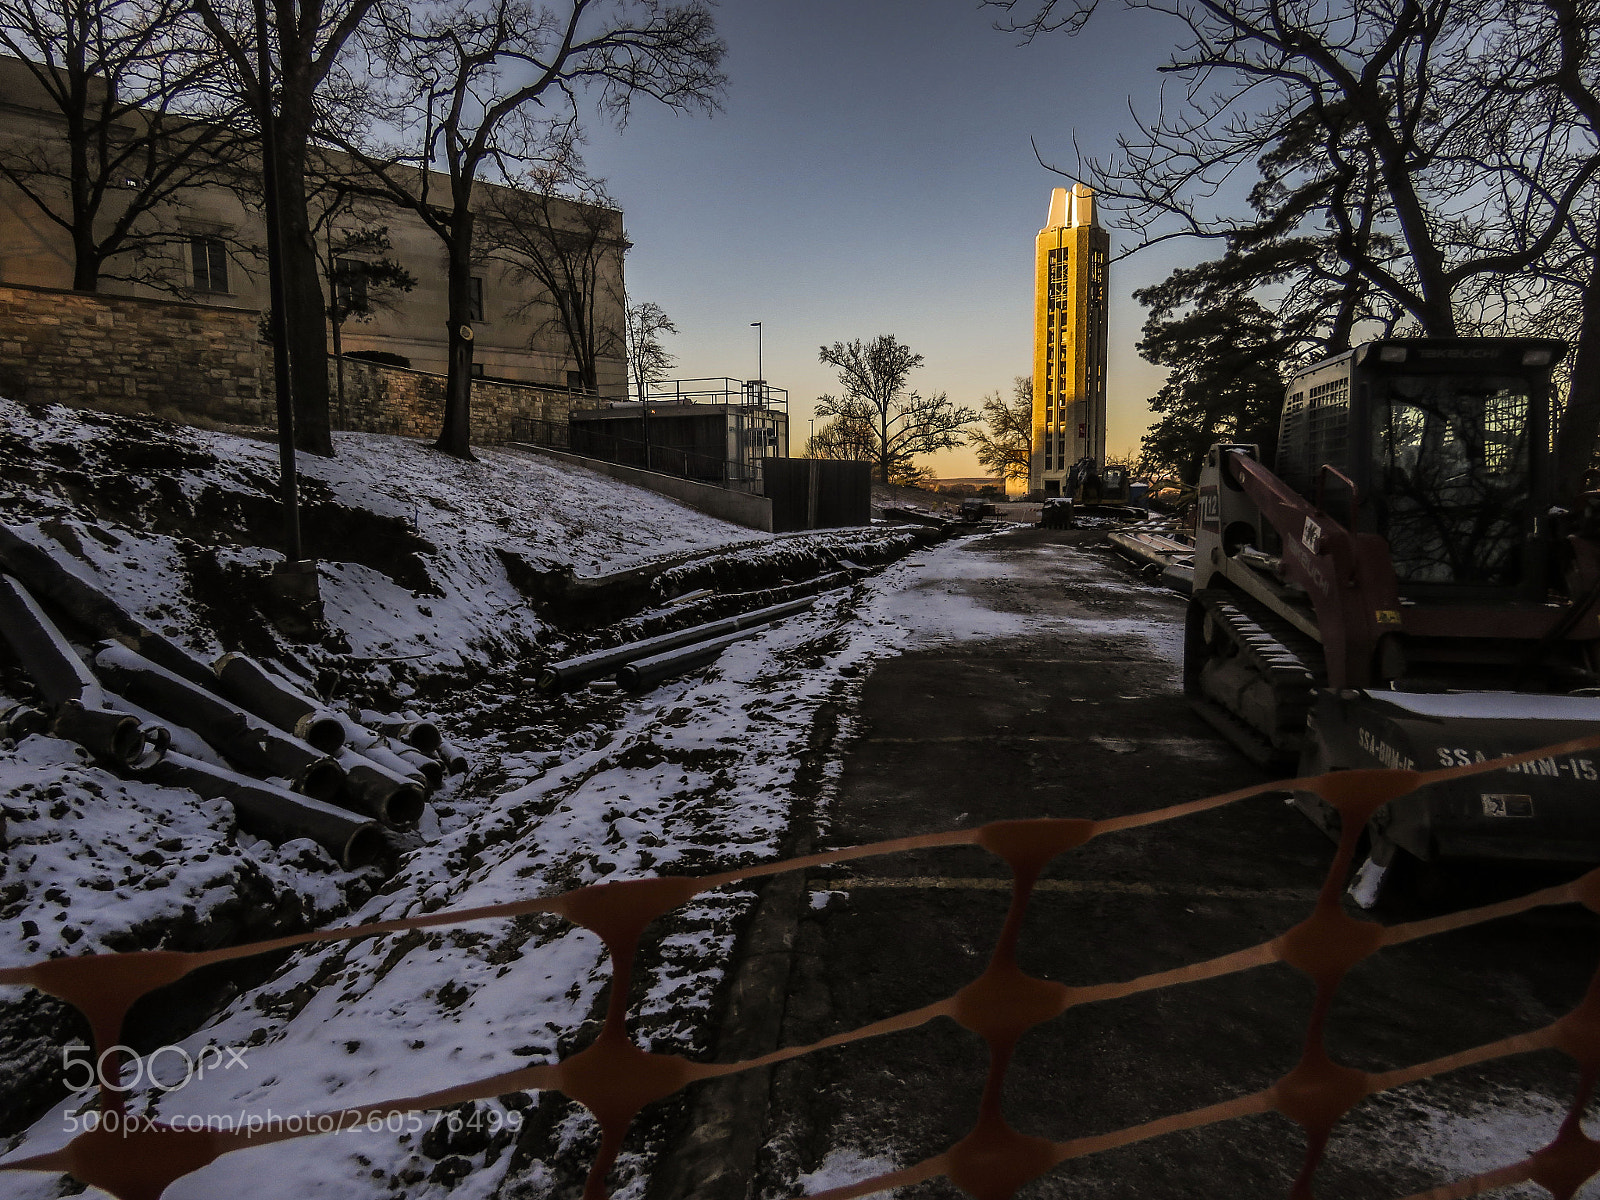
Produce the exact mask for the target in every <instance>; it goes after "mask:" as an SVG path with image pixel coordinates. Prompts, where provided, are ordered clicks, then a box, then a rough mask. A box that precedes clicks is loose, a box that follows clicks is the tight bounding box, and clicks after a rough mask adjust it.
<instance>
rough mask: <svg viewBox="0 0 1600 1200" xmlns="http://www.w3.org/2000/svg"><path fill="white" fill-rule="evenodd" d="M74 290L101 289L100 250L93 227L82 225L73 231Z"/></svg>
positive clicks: (91, 290)
mask: <svg viewBox="0 0 1600 1200" xmlns="http://www.w3.org/2000/svg"><path fill="white" fill-rule="evenodd" d="M72 290H73V291H75V292H98V291H99V290H100V252H99V249H98V247H96V246H95V243H94V230H93V228H91V227H85V226H80V227H77V228H74V229H73V231H72Z"/></svg>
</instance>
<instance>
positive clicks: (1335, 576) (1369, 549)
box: [1222, 449, 1402, 688]
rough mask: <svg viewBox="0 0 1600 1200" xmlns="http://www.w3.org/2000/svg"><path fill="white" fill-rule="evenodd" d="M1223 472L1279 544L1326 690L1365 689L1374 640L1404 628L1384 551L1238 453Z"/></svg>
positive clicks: (1228, 454)
mask: <svg viewBox="0 0 1600 1200" xmlns="http://www.w3.org/2000/svg"><path fill="white" fill-rule="evenodd" d="M1222 469H1223V472H1224V473H1225V478H1226V479H1228V480H1231V481H1232V482H1233V483H1236V484H1237V485H1238V486H1239V487H1240V488H1242V489H1243V490H1244V493H1245V494H1246V495H1247V496H1249V497H1250V499H1251V500H1252V501H1253V502H1254V503H1255V505H1256V507H1257V508H1258V509H1259V511H1260V513H1261V517H1262V519H1263V520H1264V521H1266V522H1267V523H1268V524H1270V525H1271V526H1272V527H1273V528H1274V529H1276V530H1277V531H1278V534H1279V536H1280V537H1281V538H1282V539H1283V567H1282V569H1283V575H1284V578H1285V579H1287V580H1288V581H1289V582H1290V583H1293V584H1296V585H1298V586H1299V587H1301V588H1303V589H1304V590H1305V593H1306V596H1307V598H1308V599H1309V600H1310V602H1311V607H1312V610H1313V611H1314V612H1315V613H1316V617H1317V631H1318V635H1319V637H1320V638H1321V640H1322V647H1323V653H1324V655H1325V657H1326V662H1327V672H1328V685H1329V686H1330V687H1334V688H1348V687H1365V686H1367V685H1368V684H1369V683H1371V682H1372V663H1373V652H1374V650H1375V649H1376V648H1377V645H1378V639H1379V638H1380V637H1382V636H1383V634H1384V633H1387V632H1398V631H1399V630H1400V628H1401V623H1402V615H1401V606H1400V592H1399V585H1398V583H1397V582H1396V580H1395V574H1394V566H1393V564H1392V563H1391V562H1390V559H1389V546H1388V544H1387V543H1386V542H1385V541H1384V540H1383V539H1382V538H1381V537H1378V536H1377V535H1376V534H1370V533H1352V532H1351V531H1350V530H1348V529H1346V528H1345V527H1344V526H1343V525H1342V524H1340V523H1339V522H1338V521H1337V520H1335V519H1334V518H1333V517H1332V516H1330V515H1329V514H1328V513H1327V512H1326V511H1325V510H1323V509H1322V508H1319V507H1317V506H1316V505H1314V504H1312V503H1311V502H1310V501H1308V500H1306V499H1305V498H1304V497H1303V496H1301V495H1299V494H1298V493H1296V492H1294V491H1292V490H1291V489H1290V488H1289V487H1288V486H1287V485H1286V484H1285V483H1284V482H1283V481H1282V480H1281V479H1279V478H1278V477H1277V476H1276V475H1274V474H1273V473H1272V472H1271V471H1269V470H1268V469H1267V468H1266V467H1264V466H1262V465H1261V463H1259V462H1257V461H1256V460H1255V459H1254V458H1253V457H1251V456H1250V454H1248V453H1247V452H1245V451H1243V450H1239V449H1228V450H1226V451H1224V453H1223V458H1222ZM1245 569H1248V568H1245Z"/></svg>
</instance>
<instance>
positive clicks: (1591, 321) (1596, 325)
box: [1556, 255, 1600, 508]
mask: <svg viewBox="0 0 1600 1200" xmlns="http://www.w3.org/2000/svg"><path fill="white" fill-rule="evenodd" d="M1597 440H1600V255H1596V256H1595V257H1594V258H1592V259H1591V260H1590V262H1589V282H1588V286H1587V287H1585V288H1584V289H1583V318H1582V320H1581V321H1580V322H1579V325H1578V346H1577V352H1576V353H1575V354H1574V355H1573V356H1572V386H1571V388H1570V390H1569V391H1568V393H1567V409H1566V412H1564V413H1562V415H1561V433H1560V437H1559V438H1558V440H1557V443H1556V503H1557V504H1563V505H1566V506H1567V507H1569V508H1571V507H1572V506H1573V505H1574V503H1575V501H1576V500H1577V498H1578V494H1579V493H1580V492H1582V491H1583V490H1584V485H1585V484H1586V482H1587V480H1588V475H1589V468H1590V465H1591V464H1592V463H1593V462H1594V452H1595V443H1596V441H1597Z"/></svg>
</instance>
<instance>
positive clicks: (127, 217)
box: [0, 0, 238, 292]
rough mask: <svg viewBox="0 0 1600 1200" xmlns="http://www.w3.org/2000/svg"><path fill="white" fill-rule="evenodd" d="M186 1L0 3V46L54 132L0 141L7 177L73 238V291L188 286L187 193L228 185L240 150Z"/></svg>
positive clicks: (0, 173) (0, 164) (0, 168)
mask: <svg viewBox="0 0 1600 1200" xmlns="http://www.w3.org/2000/svg"><path fill="white" fill-rule="evenodd" d="M183 10H184V6H183V4H182V3H180V0H0V47H3V48H4V49H5V50H6V51H8V52H9V53H10V54H12V55H14V56H15V57H16V58H18V59H19V60H21V63H22V65H23V68H24V69H25V70H26V72H27V74H28V77H29V79H30V81H31V83H32V86H33V88H34V89H35V93H36V96H37V99H38V101H39V103H40V105H41V107H42V108H43V109H44V110H45V111H47V112H50V113H51V114H52V117H53V118H59V122H60V124H59V127H55V128H48V129H44V130H41V131H39V132H38V133H37V134H34V133H33V132H32V131H26V130H24V131H14V132H13V133H12V134H11V135H10V136H9V137H7V138H6V139H5V141H4V142H0V177H3V178H4V179H6V180H7V181H8V182H9V183H10V184H11V185H12V186H13V187H15V188H16V189H17V190H18V191H19V192H20V193H21V194H22V195H23V196H25V197H26V198H27V199H28V200H29V201H30V202H31V203H32V204H33V205H34V207H35V208H37V209H38V211H39V212H40V213H41V214H42V215H43V216H44V217H45V218H46V219H47V220H48V221H50V222H51V223H52V224H54V225H56V226H58V227H59V228H61V229H62V230H63V231H64V232H65V233H66V234H67V236H68V237H69V238H70V239H71V241H72V260H73V263H72V286H73V288H74V289H75V290H77V291H83V292H93V291H97V290H98V289H99V286H100V281H101V279H103V278H109V279H118V280H123V281H130V282H139V283H144V284H148V285H151V286H154V287H159V288H163V289H166V290H170V291H182V290H183V287H184V283H185V280H184V279H183V278H182V277H181V276H179V275H175V274H174V272H173V271H172V266H173V263H174V259H175V258H176V259H177V260H178V261H182V259H181V255H180V254H179V252H180V251H182V250H187V249H188V246H187V232H186V231H182V230H180V229H179V228H178V227H177V217H178V216H179V215H180V214H181V212H182V211H183V207H184V201H185V198H186V197H187V195H188V194H189V192H190V191H191V189H193V188H195V187H197V186H200V185H203V184H211V183H216V182H218V181H219V180H221V179H225V178H227V177H228V176H229V173H230V170H231V166H232V163H233V160H234V159H235V158H236V156H237V151H238V142H237V139H236V138H235V137H234V136H233V135H232V133H231V132H230V126H231V119H230V118H231V114H230V113H229V111H228V109H227V107H226V104H225V102H224V101H223V100H222V99H221V98H219V95H218V89H217V86H216V85H217V83H218V79H217V72H216V69H215V64H214V63H213V62H211V61H209V60H208V59H207V58H206V57H205V56H204V55H202V54H198V53H195V52H194V51H193V50H191V49H189V48H187V47H186V46H185V44H184V41H185V39H184V38H183V36H182V35H181V32H180V31H179V25H178V20H179V17H180V15H181V13H182V12H183Z"/></svg>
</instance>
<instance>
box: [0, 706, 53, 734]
mask: <svg viewBox="0 0 1600 1200" xmlns="http://www.w3.org/2000/svg"><path fill="white" fill-rule="evenodd" d="M49 725H50V718H49V717H48V716H46V715H45V714H44V713H42V712H40V711H39V710H38V709H37V708H32V707H30V706H29V705H26V704H13V705H12V706H11V707H10V708H8V709H6V711H5V712H4V713H3V714H0V730H3V731H4V733H3V736H5V737H8V738H10V739H11V740H12V741H14V742H20V741H21V740H22V739H23V738H25V737H27V736H28V735H30V734H34V733H43V732H44V731H45V730H46V729H47V728H48V727H49Z"/></svg>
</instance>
